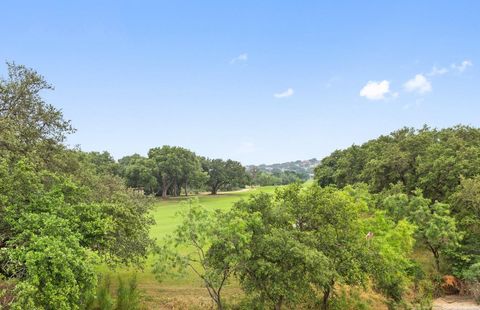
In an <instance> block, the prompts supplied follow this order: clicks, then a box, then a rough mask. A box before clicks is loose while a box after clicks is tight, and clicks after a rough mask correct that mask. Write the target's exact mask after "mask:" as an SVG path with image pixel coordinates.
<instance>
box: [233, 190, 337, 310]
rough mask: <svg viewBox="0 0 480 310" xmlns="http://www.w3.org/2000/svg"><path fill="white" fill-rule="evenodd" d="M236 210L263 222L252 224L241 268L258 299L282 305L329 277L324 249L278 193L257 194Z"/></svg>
mask: <svg viewBox="0 0 480 310" xmlns="http://www.w3.org/2000/svg"><path fill="white" fill-rule="evenodd" d="M233 210H234V211H235V212H241V213H247V214H251V215H255V214H257V215H260V219H261V222H260V223H259V224H257V225H252V226H250V229H252V239H251V242H250V243H248V244H247V252H248V253H251V254H250V255H249V256H246V257H244V258H243V262H242V263H241V264H240V266H241V267H240V269H239V270H238V271H237V273H238V275H239V279H240V283H241V284H242V287H243V288H244V289H245V291H246V292H247V293H248V294H250V295H253V296H256V297H257V300H258V301H257V303H259V304H261V305H272V306H273V307H274V308H275V309H281V308H282V307H283V306H284V305H285V304H290V305H291V304H296V303H302V302H304V301H305V298H308V296H312V295H314V291H313V285H322V284H323V283H324V282H325V279H327V278H328V274H329V270H328V262H327V259H326V257H325V256H324V255H323V254H322V252H321V251H318V250H317V249H315V248H313V247H310V246H309V245H308V243H306V242H304V241H303V240H302V239H303V238H302V234H301V233H300V232H299V231H298V230H297V229H296V226H295V225H294V223H295V222H294V218H293V217H292V213H290V212H289V210H288V209H286V208H285V205H284V204H282V203H278V204H277V203H276V201H275V197H272V196H271V195H268V194H259V195H253V196H251V197H250V199H249V200H246V201H240V202H238V203H236V204H235V206H234V208H233Z"/></svg>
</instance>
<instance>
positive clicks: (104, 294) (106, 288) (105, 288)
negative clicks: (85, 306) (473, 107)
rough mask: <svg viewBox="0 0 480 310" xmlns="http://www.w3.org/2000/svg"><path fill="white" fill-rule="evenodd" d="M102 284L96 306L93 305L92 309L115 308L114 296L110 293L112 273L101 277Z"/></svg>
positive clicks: (110, 309) (106, 309)
mask: <svg viewBox="0 0 480 310" xmlns="http://www.w3.org/2000/svg"><path fill="white" fill-rule="evenodd" d="M101 280H102V281H101V282H100V285H99V286H98V289H97V298H96V305H97V306H96V307H95V306H91V308H90V309H99V310H113V304H114V302H113V298H112V295H111V294H110V291H111V288H112V280H111V278H110V275H108V274H107V275H105V276H103V277H102V278H101Z"/></svg>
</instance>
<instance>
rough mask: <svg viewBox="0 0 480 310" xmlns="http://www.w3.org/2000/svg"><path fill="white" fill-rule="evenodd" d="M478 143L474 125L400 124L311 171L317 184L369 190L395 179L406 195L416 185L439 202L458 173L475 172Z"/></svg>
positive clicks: (479, 158)
mask: <svg viewBox="0 0 480 310" xmlns="http://www.w3.org/2000/svg"><path fill="white" fill-rule="evenodd" d="M479 145H480V130H479V129H477V128H472V127H467V126H455V127H452V128H446V129H442V130H435V129H430V128H428V127H424V128H422V129H420V130H414V129H411V128H403V129H400V130H398V131H395V132H392V133H391V134H390V135H388V136H380V137H379V138H377V139H375V140H370V141H368V142H366V143H364V144H362V145H360V146H356V145H354V146H352V147H350V148H347V149H345V150H338V151H335V152H333V153H332V154H331V155H330V156H327V157H325V158H324V159H323V160H322V161H321V164H320V165H319V166H318V167H317V168H316V169H315V178H316V179H317V181H318V183H319V184H320V185H322V186H325V185H330V184H334V185H337V186H339V187H344V186H345V185H347V184H354V183H357V182H364V183H367V184H368V185H369V187H370V189H371V190H372V191H373V192H381V191H382V190H384V189H387V188H389V187H390V186H391V185H392V184H397V183H401V184H402V185H403V186H404V187H405V192H406V193H409V192H411V191H413V190H415V189H416V188H420V189H421V190H422V191H423V193H424V194H425V196H426V197H427V198H430V199H432V200H433V201H435V200H439V201H442V200H445V199H446V198H448V197H449V196H450V195H451V194H452V193H453V192H454V191H455V189H456V187H457V186H458V184H459V183H460V177H461V176H465V177H470V176H474V175H477V174H479V173H480V147H479Z"/></svg>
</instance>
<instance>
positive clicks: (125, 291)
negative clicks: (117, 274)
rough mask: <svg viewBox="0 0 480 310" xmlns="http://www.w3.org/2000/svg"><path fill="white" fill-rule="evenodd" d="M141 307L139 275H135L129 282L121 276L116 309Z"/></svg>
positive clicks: (123, 309) (132, 309)
mask: <svg viewBox="0 0 480 310" xmlns="http://www.w3.org/2000/svg"><path fill="white" fill-rule="evenodd" d="M139 309H141V295H140V292H139V289H138V282H137V276H136V275H133V276H132V277H131V278H130V279H128V281H127V282H126V281H125V280H124V279H122V278H119V279H118V289H117V301H116V307H115V310H139Z"/></svg>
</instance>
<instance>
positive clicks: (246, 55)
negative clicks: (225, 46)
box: [230, 53, 248, 64]
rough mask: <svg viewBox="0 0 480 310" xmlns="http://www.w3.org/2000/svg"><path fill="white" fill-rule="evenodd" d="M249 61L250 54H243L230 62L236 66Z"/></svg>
mask: <svg viewBox="0 0 480 310" xmlns="http://www.w3.org/2000/svg"><path fill="white" fill-rule="evenodd" d="M247 60H248V54H247V53H242V54H240V55H238V56H237V57H235V58H233V59H232V60H230V63H231V64H234V63H236V62H246V61H247Z"/></svg>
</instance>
